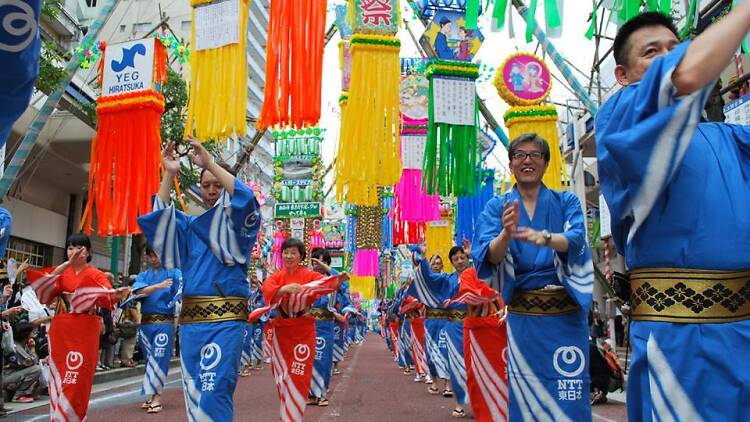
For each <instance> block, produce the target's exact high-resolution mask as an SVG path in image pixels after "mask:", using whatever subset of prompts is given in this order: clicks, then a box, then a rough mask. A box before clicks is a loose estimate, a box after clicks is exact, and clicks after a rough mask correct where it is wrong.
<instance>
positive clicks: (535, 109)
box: [495, 53, 567, 190]
mask: <svg viewBox="0 0 750 422" xmlns="http://www.w3.org/2000/svg"><path fill="white" fill-rule="evenodd" d="M550 79H551V76H550V72H549V69H548V68H547V65H546V64H545V63H544V61H542V60H541V59H540V58H538V57H536V56H534V55H533V54H529V53H517V54H513V55H511V56H510V57H508V58H507V59H506V60H505V61H504V62H503V64H502V65H501V66H500V67H499V68H498V70H497V74H496V75H495V87H496V88H497V92H498V94H499V95H500V97H501V98H502V99H503V100H505V102H507V103H508V104H510V105H511V107H510V108H509V109H508V110H507V111H506V112H505V115H504V116H503V118H504V120H505V126H506V127H507V128H508V132H509V134H510V139H511V140H513V139H515V138H517V137H518V136H520V135H522V134H524V133H536V134H537V135H539V136H540V137H542V138H544V139H545V140H546V141H547V143H548V144H549V149H550V161H549V164H548V167H547V171H546V173H544V178H543V179H542V182H543V183H544V184H545V185H546V186H547V187H548V188H550V189H555V190H561V189H562V186H563V183H562V182H563V180H564V179H567V172H566V170H565V163H564V162H563V160H562V154H561V153H560V141H559V136H558V132H557V117H558V116H557V110H556V109H555V106H553V105H543V104H541V103H542V102H543V101H545V100H546V99H547V97H548V96H549V93H550V90H551V89H552V86H551V81H550Z"/></svg>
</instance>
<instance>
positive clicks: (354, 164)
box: [336, 0, 401, 206]
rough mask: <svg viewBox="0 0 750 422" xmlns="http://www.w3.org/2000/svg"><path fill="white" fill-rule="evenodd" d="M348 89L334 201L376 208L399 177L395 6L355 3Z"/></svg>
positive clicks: (385, 1)
mask: <svg viewBox="0 0 750 422" xmlns="http://www.w3.org/2000/svg"><path fill="white" fill-rule="evenodd" d="M348 13H349V22H350V23H351V27H352V30H353V32H354V34H353V35H352V37H351V39H350V41H349V43H350V50H351V66H352V70H351V84H350V86H349V91H348V99H347V100H346V105H345V110H344V109H342V116H341V118H342V120H341V134H340V140H339V150H338V156H337V160H336V197H337V200H339V201H340V202H341V201H343V199H344V197H345V196H346V199H347V201H348V202H349V203H351V204H355V205H363V206H375V205H377V204H378V195H377V189H376V188H377V187H378V186H391V185H394V184H396V182H398V179H399V177H400V176H401V162H400V160H399V134H398V126H399V100H398V94H399V92H398V87H399V82H400V62H399V51H400V49H401V42H400V41H399V39H398V38H397V37H396V36H395V35H396V33H397V31H398V22H399V8H398V1H396V0H378V1H371V0H353V1H350V2H349V9H348Z"/></svg>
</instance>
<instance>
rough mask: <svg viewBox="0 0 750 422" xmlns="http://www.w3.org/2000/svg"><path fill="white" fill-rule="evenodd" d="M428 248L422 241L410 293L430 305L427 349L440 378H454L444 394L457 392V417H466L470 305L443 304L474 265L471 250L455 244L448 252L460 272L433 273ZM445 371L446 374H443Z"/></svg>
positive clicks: (427, 312) (426, 320)
mask: <svg viewBox="0 0 750 422" xmlns="http://www.w3.org/2000/svg"><path fill="white" fill-rule="evenodd" d="M426 251H427V247H426V245H425V244H420V245H419V248H418V253H416V254H415V258H414V265H415V266H416V267H417V268H416V269H415V272H414V280H413V281H412V282H411V283H410V284H409V287H408V289H407V290H406V295H411V296H414V297H415V298H416V299H417V300H418V301H420V302H422V303H424V304H425V306H426V307H427V309H426V313H425V352H426V353H427V354H428V355H429V356H431V357H432V362H433V364H434V365H435V368H436V369H437V372H438V377H440V378H443V375H446V378H449V379H450V382H449V383H447V384H446V387H445V390H443V396H445V397H452V396H453V395H454V394H455V399H456V404H457V405H456V408H455V409H453V416H454V417H459V418H462V417H464V416H466V410H465V406H466V405H467V404H468V402H469V396H468V394H467V393H466V363H465V362H464V322H463V320H464V318H465V317H466V309H467V308H466V305H464V304H462V303H452V304H449V305H448V306H447V307H445V306H443V303H444V302H445V301H447V300H449V299H452V298H453V296H455V295H456V294H457V293H458V289H459V287H460V283H459V276H460V275H461V273H462V272H463V271H464V270H465V269H466V268H468V267H469V265H470V260H469V253H468V251H465V250H464V249H463V248H462V247H461V246H454V247H452V248H451V250H450V251H449V252H448V259H449V260H450V262H451V264H452V265H453V268H455V269H456V271H455V272H453V273H451V274H445V273H434V272H432V270H431V269H430V264H429V263H428V262H427V260H426V259H424V257H425V253H426ZM433 259H434V257H433ZM435 321H437V322H435ZM441 371H445V373H443V374H441V373H440V372H441ZM451 387H452V390H451ZM433 391H434V386H431V387H430V392H433Z"/></svg>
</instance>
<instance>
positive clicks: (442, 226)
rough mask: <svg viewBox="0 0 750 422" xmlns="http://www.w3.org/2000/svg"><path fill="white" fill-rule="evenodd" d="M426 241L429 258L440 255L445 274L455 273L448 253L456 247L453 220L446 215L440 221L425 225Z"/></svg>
mask: <svg viewBox="0 0 750 422" xmlns="http://www.w3.org/2000/svg"><path fill="white" fill-rule="evenodd" d="M425 240H426V241H427V257H428V258H429V257H432V256H433V255H440V258H441V259H442V260H443V272H445V273H452V272H453V271H454V268H453V265H451V262H450V259H448V252H450V250H451V248H452V247H453V245H454V242H453V218H452V217H451V216H450V215H446V216H444V217H443V219H442V220H440V221H431V222H429V223H426V225H425Z"/></svg>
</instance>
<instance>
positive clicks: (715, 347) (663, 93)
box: [595, 2, 750, 422]
mask: <svg viewBox="0 0 750 422" xmlns="http://www.w3.org/2000/svg"><path fill="white" fill-rule="evenodd" d="M736 3H737V4H736V6H735V7H734V10H732V11H731V12H730V13H729V14H727V15H726V16H725V17H724V18H722V19H721V20H720V21H718V22H716V23H714V24H711V26H709V27H708V28H707V29H706V30H705V31H703V33H701V34H699V35H698V36H696V37H695V39H694V40H692V41H686V42H683V43H680V41H679V39H678V36H677V31H676V30H675V27H674V25H673V23H672V21H671V19H670V18H669V17H666V16H663V15H659V14H655V13H645V14H642V15H639V16H637V17H635V18H634V19H632V20H631V21H629V22H627V23H625V24H624V25H623V26H622V27H621V28H620V30H619V32H618V34H617V36H616V38H615V42H614V47H613V51H614V57H615V61H616V63H617V66H616V67H615V77H616V78H617V81H618V82H619V83H620V84H621V85H623V86H624V87H623V88H622V89H621V90H620V91H619V92H617V93H615V94H614V95H613V96H612V97H611V98H610V99H609V100H608V101H607V102H606V103H605V104H604V105H603V106H602V107H601V109H599V112H598V113H597V115H596V121H595V127H596V139H597V156H598V164H599V177H600V178H601V187H602V193H603V194H604V198H605V200H606V201H607V205H608V206H609V209H610V213H611V216H612V219H611V221H612V223H611V224H612V237H613V239H614V242H615V245H616V247H617V250H618V251H619V252H620V253H622V254H623V255H624V256H625V261H626V264H627V266H628V268H630V270H631V275H630V276H631V291H632V307H631V309H632V319H633V322H632V325H631V329H630V336H631V344H632V346H633V358H632V361H631V367H630V372H629V374H628V403H627V405H628V419H629V420H630V421H634V422H638V421H651V420H682V421H688V420H689V421H701V420H705V421H716V420H721V421H741V420H747V418H748V416H747V403H749V402H750V389H748V385H750V359H748V357H749V355H748V353H749V352H748V350H750V320H749V318H750V293H748V284H750V241H749V240H748V233H750V213H748V210H747V206H748V204H750V183H749V182H748V180H749V178H748V175H750V128H749V127H748V126H739V125H730V124H725V123H716V122H705V121H703V120H702V119H701V112H702V110H703V108H704V105H705V104H706V100H707V99H708V98H709V96H710V94H711V91H712V90H713V89H714V87H715V84H716V79H717V78H719V76H720V75H721V73H722V72H723V71H724V69H725V68H726V67H727V65H728V64H729V63H730V62H732V61H733V57H734V55H735V53H736V52H737V49H738V48H739V45H740V42H741V41H742V39H743V37H745V35H746V34H747V33H748V31H749V30H750V3H748V2H744V3H741V2H736ZM724 357H727V358H724Z"/></svg>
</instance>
